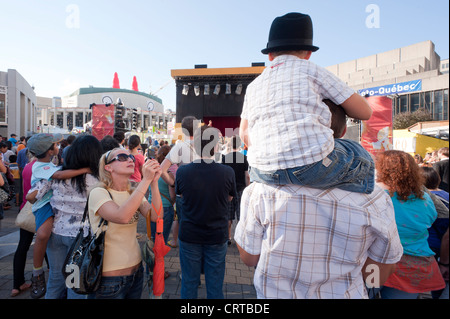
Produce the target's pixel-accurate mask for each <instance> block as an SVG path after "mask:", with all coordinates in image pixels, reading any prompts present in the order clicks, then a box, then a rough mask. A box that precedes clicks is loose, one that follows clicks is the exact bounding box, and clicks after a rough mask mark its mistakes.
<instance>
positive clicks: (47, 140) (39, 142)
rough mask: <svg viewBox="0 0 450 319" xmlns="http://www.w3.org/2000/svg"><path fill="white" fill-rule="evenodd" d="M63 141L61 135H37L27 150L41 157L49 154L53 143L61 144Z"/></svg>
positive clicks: (31, 139) (29, 142)
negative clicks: (46, 153)
mask: <svg viewBox="0 0 450 319" xmlns="http://www.w3.org/2000/svg"><path fill="white" fill-rule="evenodd" d="M62 139H63V136H62V135H61V134H47V133H39V134H35V135H33V136H32V137H31V138H30V139H29V140H28V142H27V148H28V150H29V151H30V152H31V153H33V154H34V155H35V156H39V155H42V154H44V153H45V152H47V151H48V149H49V148H50V147H51V146H52V144H53V143H57V142H60V141H61V140H62Z"/></svg>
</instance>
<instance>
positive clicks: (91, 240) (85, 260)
mask: <svg viewBox="0 0 450 319" xmlns="http://www.w3.org/2000/svg"><path fill="white" fill-rule="evenodd" d="M108 193H109V192H108ZM109 196H111V194H110V193H109ZM111 199H112V196H111ZM88 206H89V197H88V199H87V201H86V207H85V208H84V214H83V219H82V220H81V226H80V229H79V231H78V235H77V237H76V238H75V241H74V242H73V244H72V246H71V248H70V250H69V253H68V254H67V257H66V259H65V261H64V264H63V269H62V273H63V276H64V278H65V279H66V286H67V287H68V288H71V289H72V290H73V291H74V292H76V293H78V294H83V295H86V294H91V293H94V292H96V291H97V290H98V288H99V286H100V281H101V278H102V268H103V253H104V248H105V234H106V228H107V226H108V221H106V220H105V219H103V218H101V220H100V223H99V224H98V229H97V231H96V233H95V234H92V231H91V230H90V231H89V234H88V235H87V236H84V230H83V228H84V222H85V220H86V216H87V217H88V219H89V215H88V214H89V212H88V211H89V208H88Z"/></svg>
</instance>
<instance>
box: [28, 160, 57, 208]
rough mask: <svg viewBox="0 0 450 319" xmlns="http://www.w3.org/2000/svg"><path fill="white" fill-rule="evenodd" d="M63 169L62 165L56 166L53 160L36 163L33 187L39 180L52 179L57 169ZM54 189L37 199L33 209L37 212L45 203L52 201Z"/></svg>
mask: <svg viewBox="0 0 450 319" xmlns="http://www.w3.org/2000/svg"><path fill="white" fill-rule="evenodd" d="M60 169H61V166H56V165H55V164H53V163H52V162H49V163H46V162H38V161H36V163H34V165H33V168H32V173H31V187H33V186H34V185H36V183H37V182H38V181H41V180H47V181H50V180H51V179H52V176H53V174H54V173H55V172H56V171H59V170H60ZM52 195H53V191H52V190H51V189H50V190H49V191H48V192H47V193H46V194H45V195H44V196H43V197H42V198H41V199H39V200H37V201H36V202H35V203H34V204H33V208H32V211H33V212H35V211H37V210H38V209H39V208H42V207H44V206H45V204H47V203H49V202H50V199H51V198H52Z"/></svg>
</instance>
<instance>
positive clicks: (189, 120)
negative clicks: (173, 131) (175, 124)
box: [181, 116, 198, 137]
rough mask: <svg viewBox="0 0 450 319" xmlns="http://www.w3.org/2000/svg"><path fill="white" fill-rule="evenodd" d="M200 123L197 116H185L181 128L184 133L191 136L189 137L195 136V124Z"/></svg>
mask: <svg viewBox="0 0 450 319" xmlns="http://www.w3.org/2000/svg"><path fill="white" fill-rule="evenodd" d="M195 121H198V120H197V118H196V117H195V116H185V117H184V118H183V119H182V120H181V128H182V129H183V133H184V134H186V133H188V134H189V137H191V136H193V135H194V123H195Z"/></svg>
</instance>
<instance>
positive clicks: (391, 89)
mask: <svg viewBox="0 0 450 319" xmlns="http://www.w3.org/2000/svg"><path fill="white" fill-rule="evenodd" d="M420 90H422V80H415V81H408V82H402V83H395V84H389V85H383V86H377V87H373V88H367V89H361V90H359V91H358V93H359V94H360V95H362V96H382V95H389V94H400V93H409V92H416V91H420Z"/></svg>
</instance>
